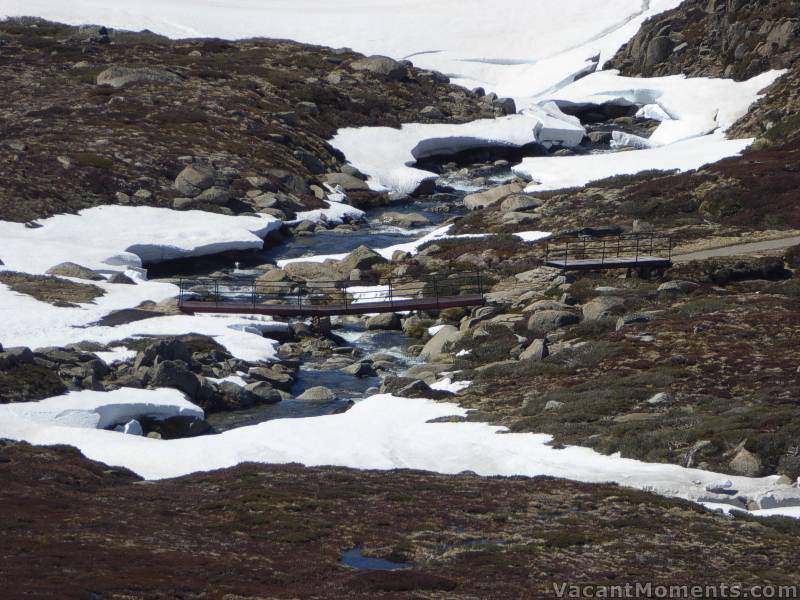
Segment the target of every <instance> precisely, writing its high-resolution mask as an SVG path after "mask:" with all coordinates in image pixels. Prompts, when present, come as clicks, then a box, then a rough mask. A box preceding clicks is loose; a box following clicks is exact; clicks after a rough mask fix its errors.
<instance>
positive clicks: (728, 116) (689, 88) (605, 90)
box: [547, 70, 786, 146]
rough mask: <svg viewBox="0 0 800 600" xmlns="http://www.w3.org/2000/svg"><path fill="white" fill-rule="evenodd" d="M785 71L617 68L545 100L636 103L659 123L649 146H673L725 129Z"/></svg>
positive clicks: (564, 103)
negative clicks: (651, 72) (747, 75)
mask: <svg viewBox="0 0 800 600" xmlns="http://www.w3.org/2000/svg"><path fill="white" fill-rule="evenodd" d="M785 72H786V71H785V70H784V71H768V72H766V73H763V74H761V75H758V76H757V77H753V78H752V79H750V80H748V81H741V82H740V81H733V80H732V79H713V78H709V77H693V78H686V77H685V76H683V75H675V76H670V77H652V78H647V79H643V78H634V77H622V76H620V75H619V73H618V72H617V71H602V72H599V73H594V74H592V75H589V76H588V77H584V78H583V79H580V80H578V81H576V82H575V83H572V84H570V85H568V86H566V87H564V88H562V89H560V90H558V91H557V92H555V93H554V94H551V95H548V96H547V98H548V99H549V100H551V101H553V102H555V103H556V104H557V105H559V106H560V107H562V108H565V107H576V106H578V107H586V106H592V105H605V104H610V105H620V106H634V105H635V106H640V107H642V110H641V111H640V112H642V114H643V115H645V116H649V115H652V116H655V117H656V118H657V119H658V120H660V121H661V125H659V127H658V128H657V129H656V131H655V132H654V133H653V135H652V136H651V137H650V138H649V141H650V144H651V145H653V146H663V145H665V144H672V143H675V142H679V141H681V140H685V139H688V138H692V137H698V136H702V135H706V134H708V133H711V132H713V131H716V130H720V131H726V130H727V129H728V128H729V127H730V126H731V125H733V124H734V123H735V122H736V121H737V120H738V119H739V118H740V117H742V116H743V115H745V114H746V113H747V110H748V108H749V107H750V105H751V104H753V103H754V102H755V101H756V100H758V98H759V97H760V96H759V92H761V90H763V89H764V88H766V87H767V86H769V85H770V84H772V83H773V82H774V81H775V80H776V79H777V78H778V77H780V76H781V75H783V74H784V73H785Z"/></svg>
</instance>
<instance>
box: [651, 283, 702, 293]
mask: <svg viewBox="0 0 800 600" xmlns="http://www.w3.org/2000/svg"><path fill="white" fill-rule="evenodd" d="M699 287H700V286H699V285H698V284H696V283H694V282H693V281H683V280H680V279H675V280H673V281H665V282H664V283H662V284H661V285H660V286H658V293H659V294H664V295H675V296H678V295H681V294H691V293H692V292H693V291H695V290H696V289H697V288H699Z"/></svg>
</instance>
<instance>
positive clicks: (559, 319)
mask: <svg viewBox="0 0 800 600" xmlns="http://www.w3.org/2000/svg"><path fill="white" fill-rule="evenodd" d="M579 322H580V318H579V317H578V315H576V314H575V313H574V312H571V311H566V310H540V311H537V312H535V313H533V314H532V315H531V316H530V318H529V319H528V331H531V332H535V333H549V332H551V331H555V330H556V329H561V328H562V327H567V326H569V325H575V324H576V323H579Z"/></svg>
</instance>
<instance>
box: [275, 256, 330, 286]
mask: <svg viewBox="0 0 800 600" xmlns="http://www.w3.org/2000/svg"><path fill="white" fill-rule="evenodd" d="M283 270H284V272H285V273H286V275H287V276H288V277H289V278H290V279H292V280H294V281H300V282H308V281H337V280H339V279H340V277H341V274H340V271H339V266H338V264H337V263H335V262H328V261H326V262H324V263H313V262H295V263H289V264H288V265H286V266H285V267H283Z"/></svg>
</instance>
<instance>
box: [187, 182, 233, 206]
mask: <svg viewBox="0 0 800 600" xmlns="http://www.w3.org/2000/svg"><path fill="white" fill-rule="evenodd" d="M230 199H231V196H230V194H229V193H228V191H227V190H224V189H222V188H220V187H216V186H214V187H210V188H208V189H207V190H203V191H202V192H200V194H198V195H197V196H196V197H195V199H194V200H195V202H205V203H208V204H227V203H228V201H229V200H230Z"/></svg>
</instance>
